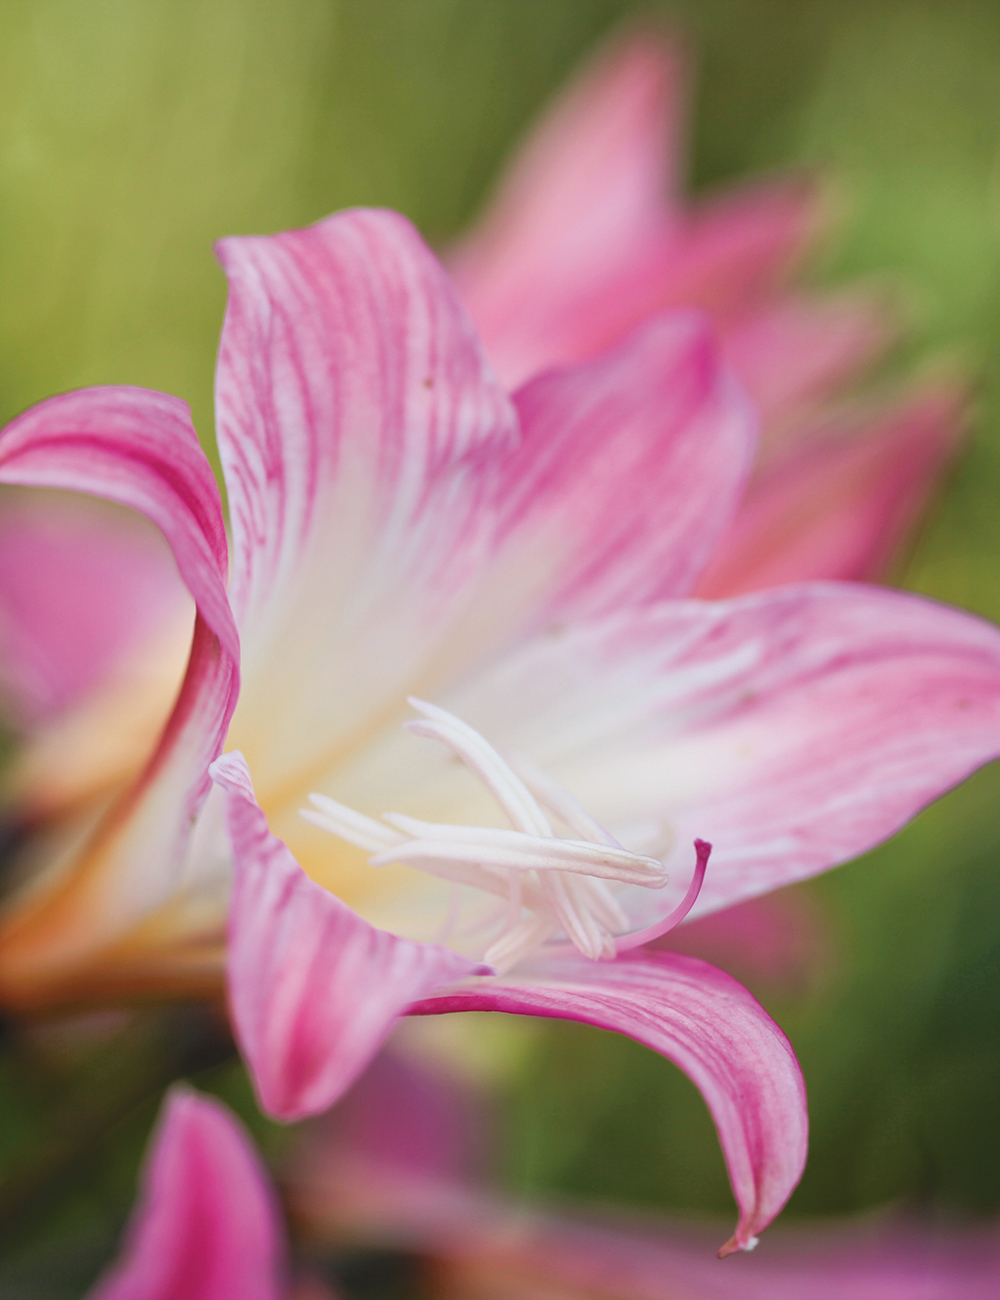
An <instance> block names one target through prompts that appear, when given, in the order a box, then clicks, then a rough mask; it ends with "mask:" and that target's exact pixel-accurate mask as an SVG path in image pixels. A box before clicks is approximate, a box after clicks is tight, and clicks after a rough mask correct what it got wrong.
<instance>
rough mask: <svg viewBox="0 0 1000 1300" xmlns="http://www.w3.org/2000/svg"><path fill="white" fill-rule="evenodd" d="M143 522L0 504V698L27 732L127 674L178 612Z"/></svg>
mask: <svg viewBox="0 0 1000 1300" xmlns="http://www.w3.org/2000/svg"><path fill="white" fill-rule="evenodd" d="M184 595H185V593H184V588H183V586H182V584H181V583H180V581H179V580H178V577H177V566H176V565H175V564H174V562H173V557H172V556H171V554H170V551H169V550H168V548H167V547H166V546H165V545H164V544H163V539H162V538H161V537H160V536H159V535H158V534H157V533H156V531H155V530H154V529H152V528H150V526H149V525H148V523H147V522H146V520H145V519H142V518H140V516H138V515H134V514H132V513H131V512H129V511H124V510H113V509H111V508H109V507H108V506H106V505H103V504H102V505H98V504H97V503H96V502H92V501H89V500H88V499H87V498H83V497H80V496H77V495H69V494H63V493H47V492H46V493H43V492H30V493H27V492H25V493H22V492H13V491H12V492H8V493H7V494H6V495H5V496H4V497H3V498H2V500H0V691H2V694H3V698H4V703H5V704H6V705H7V706H8V707H9V708H10V709H11V711H12V714H13V718H14V721H15V722H16V723H17V724H18V725H19V726H20V727H21V728H22V729H28V728H35V727H38V726H39V725H41V724H43V723H46V722H50V721H51V720H52V719H53V718H55V717H57V716H58V715H60V714H62V713H64V712H65V711H66V710H67V709H68V708H69V707H71V706H72V705H74V704H76V703H77V702H78V701H79V700H81V699H82V698H83V697H85V696H87V695H88V694H90V693H91V692H93V691H94V690H95V688H97V687H100V686H104V685H106V684H107V683H108V682H109V680H112V679H115V678H117V677H119V676H120V675H121V674H122V672H123V671H125V672H127V671H128V669H129V666H130V664H131V662H132V660H133V659H134V658H135V656H136V655H137V654H138V653H141V652H142V651H143V650H144V649H146V647H147V645H148V643H149V642H150V641H151V639H152V638H153V637H154V636H155V635H156V634H157V633H158V632H160V631H161V630H162V629H163V628H164V626H165V625H167V624H169V623H170V622H172V620H173V619H174V618H176V617H177V616H178V615H180V613H181V611H182V610H183V608H184V603H185V602H184Z"/></svg>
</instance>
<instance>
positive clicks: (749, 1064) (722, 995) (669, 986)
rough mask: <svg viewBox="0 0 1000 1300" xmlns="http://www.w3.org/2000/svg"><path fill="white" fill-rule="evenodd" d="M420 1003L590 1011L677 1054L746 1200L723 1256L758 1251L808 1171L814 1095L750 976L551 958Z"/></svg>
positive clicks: (424, 1006)
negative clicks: (747, 980) (747, 984)
mask: <svg viewBox="0 0 1000 1300" xmlns="http://www.w3.org/2000/svg"><path fill="white" fill-rule="evenodd" d="M411 1010H412V1012H413V1013H414V1014H424V1015H429V1014H436V1013H438V1012H444V1011H509V1012H513V1013H515V1014H518V1015H536V1016H556V1017H559V1018H561V1019H566V1020H582V1021H584V1022H585V1023H587V1024H592V1025H599V1026H600V1027H601V1028H603V1029H614V1030H616V1031H617V1032H618V1033H623V1034H628V1035H629V1037H631V1038H635V1039H637V1040H638V1041H639V1042H641V1043H645V1045H646V1046H647V1047H651V1048H653V1050H654V1051H657V1052H660V1053H661V1054H662V1055H664V1056H666V1057H668V1059H670V1060H671V1061H673V1062H674V1063H675V1064H676V1065H678V1066H679V1067H680V1068H681V1069H682V1070H683V1071H684V1072H685V1074H687V1075H688V1077H689V1078H690V1079H691V1080H692V1081H693V1082H694V1083H695V1084H696V1086H697V1087H698V1088H699V1090H700V1091H701V1094H702V1096H703V1097H704V1098H705V1102H706V1104H707V1105H708V1108H709V1110H710V1111H711V1112H712V1118H713V1119H714V1120H715V1124H716V1128H717V1129H718V1132H719V1140H720V1142H721V1143H722V1149H723V1153H724V1154H725V1157H726V1165H727V1167H728V1169H729V1177H730V1181H731V1183H732V1187H733V1193H734V1195H735V1197H736V1202H737V1205H738V1206H739V1211H740V1218H739V1224H738V1226H737V1229H736V1232H735V1233H734V1235H733V1237H732V1239H731V1240H730V1241H729V1242H727V1243H726V1245H725V1246H724V1247H723V1248H722V1250H721V1251H720V1254H729V1253H730V1252H731V1251H734V1250H745V1249H748V1248H750V1247H751V1246H752V1245H753V1244H754V1241H753V1239H754V1237H755V1236H756V1234H757V1233H759V1232H761V1231H763V1229H764V1228H766V1227H767V1225H768V1224H769V1223H770V1222H771V1220H772V1219H773V1218H774V1216H775V1215H776V1214H777V1213H778V1211H779V1210H780V1209H781V1208H782V1206H783V1205H784V1204H785V1202H786V1201H787V1199H788V1197H789V1196H790V1195H791V1192H792V1189H793V1188H794V1187H795V1185H796V1183H797V1182H798V1181H799V1178H800V1177H801V1176H802V1169H803V1167H804V1165H805V1159H806V1145H807V1131H808V1123H807V1116H806V1095H805V1084H804V1082H803V1079H802V1073H801V1071H800V1069H799V1066H798V1062H797V1061H796V1059H795V1054H794V1052H793V1051H792V1048H791V1045H790V1044H789V1042H788V1039H787V1038H786V1037H785V1035H784V1034H783V1033H782V1032H781V1030H780V1029H779V1028H778V1026H777V1025H776V1024H775V1023H774V1021H773V1020H772V1019H771V1018H770V1016H768V1014H767V1013H766V1012H765V1011H764V1009H763V1007H761V1006H760V1004H759V1003H758V1002H757V1001H755V999H754V998H753V997H751V995H750V994H749V993H748V992H747V990H746V989H745V988H743V986H742V985H740V984H737V982H736V981H735V980H734V979H732V978H731V976H729V975H726V974H725V973H724V972H723V971H720V970H716V968H715V967H714V966H709V965H707V964H706V963H705V962H701V961H698V960H697V959H696V958H694V957H682V956H681V955H679V954H677V953H668V952H658V953H647V954H641V955H632V956H628V957H619V958H618V959H617V960H616V961H613V962H588V961H585V960H575V959H572V958H568V959H559V960H556V959H552V960H550V961H547V962H545V963H541V962H539V963H537V964H536V968H535V970H534V971H533V972H532V973H531V974H526V975H524V976H522V977H520V978H513V979H512V978H510V977H506V976H505V977H498V978H496V979H487V980H479V981H476V982H475V983H473V984H470V985H468V986H466V987H463V988H461V989H456V990H454V991H452V992H449V993H443V994H440V995H438V996H437V997H430V998H427V999H426V1000H425V1001H423V1002H420V1003H418V1004H417V1005H416V1006H415V1007H413V1008H411Z"/></svg>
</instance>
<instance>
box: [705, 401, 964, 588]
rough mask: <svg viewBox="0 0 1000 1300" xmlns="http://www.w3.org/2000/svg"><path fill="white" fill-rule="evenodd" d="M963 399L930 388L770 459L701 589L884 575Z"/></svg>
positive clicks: (946, 453)
mask: <svg viewBox="0 0 1000 1300" xmlns="http://www.w3.org/2000/svg"><path fill="white" fill-rule="evenodd" d="M963 403H964V394H963V393H961V392H959V391H957V390H950V389H944V388H937V389H931V390H929V391H926V392H924V393H921V394H918V395H917V396H915V397H914V398H913V399H912V400H910V401H909V402H908V403H907V404H906V405H905V406H902V407H900V408H897V409H896V410H894V411H891V412H889V413H888V414H886V415H883V416H882V418H881V419H880V420H878V421H877V422H876V423H874V425H873V426H870V427H868V428H865V429H862V430H861V431H859V432H852V434H851V435H850V436H845V435H844V434H842V433H839V432H837V431H834V432H832V433H829V434H827V435H826V436H819V437H814V438H813V440H811V441H809V442H806V443H805V444H804V445H802V446H800V447H797V448H794V449H791V450H790V451H789V452H788V453H787V454H786V455H785V456H784V457H782V458H780V459H778V460H776V461H775V462H773V463H772V464H769V465H768V466H767V467H766V468H765V469H764V470H763V471H762V472H761V474H760V476H759V477H758V479H757V481H756V482H755V483H754V485H753V486H752V488H751V490H750V493H749V494H748V497H747V500H746V502H745V503H744V505H743V506H742V508H741V509H740V511H739V513H738V514H737V516H736V519H735V521H734V523H733V526H732V529H731V531H730V532H729V534H728V536H727V537H726V538H725V540H724V541H723V543H722V546H721V547H720V549H719V551H718V553H717V554H716V556H715V557H714V559H713V560H712V563H711V565H710V566H709V568H708V570H707V571H706V573H705V574H704V575H703V576H702V579H701V581H700V583H699V584H698V594H699V595H703V596H706V597H718V596H728V595H738V594H739V593H741V592H745V591H756V590H759V589H762V588H765V587H777V586H780V585H781V584H783V583H787V582H798V581H802V580H803V579H810V578H848V579H867V580H875V579H877V578H881V577H883V576H884V575H885V572H886V570H887V569H888V567H889V565H890V562H891V561H892V559H893V557H894V556H895V555H896V554H897V553H898V551H899V549H900V547H901V546H902V544H903V542H904V541H905V539H906V537H907V535H908V534H909V533H910V531H911V530H912V528H913V526H914V524H915V522H916V520H917V519H918V517H919V515H920V513H921V511H922V510H923V509H924V507H925V506H926V504H927V500H928V498H929V496H930V494H931V492H932V491H933V489H934V486H935V484H936V483H937V481H938V480H939V479H940V476H941V472H942V469H943V468H944V466H945V465H946V463H947V462H948V460H949V459H950V457H951V456H952V455H953V454H954V452H955V449H956V443H957V441H958V437H959V434H960V432H961V430H962V424H963V421H962V418H961V412H962V406H963Z"/></svg>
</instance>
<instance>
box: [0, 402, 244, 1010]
mask: <svg viewBox="0 0 1000 1300" xmlns="http://www.w3.org/2000/svg"><path fill="white" fill-rule="evenodd" d="M0 482H4V483H11V484H20V485H22V486H33V487H48V488H63V489H70V490H73V491H78V492H87V493H91V494H93V495H95V496H102V497H105V498H107V499H109V500H111V501H116V502H118V503H119V504H121V505H127V506H130V507H131V508H132V509H135V510H138V511H140V512H141V513H143V514H145V515H147V516H148V517H149V518H150V519H151V520H152V522H153V523H154V524H155V525H156V526H157V527H158V528H159V529H160V531H161V532H162V533H163V535H164V536H165V537H166V539H167V542H168V544H169V545H170V548H171V550H172V551H173V554H174V558H175V560H176V562H177V567H178V569H179V571H180V575H181V577H182V579H183V580H184V583H185V585H186V586H187V588H188V590H189V591H190V592H191V595H192V596H193V597H194V600H195V605H196V607H197V611H198V613H197V619H196V622H195V630H194V638H193V642H192V647H191V656H190V660H189V663H188V669H187V674H186V676H185V679H184V683H183V685H182V687H181V692H180V696H179V698H178V700H177V703H176V705H175V707H174V711H173V714H172V715H171V718H170V720H169V722H168V724H167V727H166V729H165V731H164V733H163V735H162V737H161V739H160V742H159V744H158V746H157V748H156V750H155V752H154V753H153V755H152V757H151V758H150V760H149V762H148V764H147V766H146V768H145V770H144V772H143V774H142V775H141V777H140V778H139V780H138V781H137V782H136V784H135V785H134V786H133V787H132V788H131V789H130V790H129V791H128V792H127V793H126V794H125V795H124V796H123V797H122V799H121V800H120V801H119V802H118V803H117V804H116V805H115V807H114V808H112V810H111V811H110V812H109V814H108V815H107V817H105V819H104V820H103V821H102V823H101V825H100V826H99V827H98V829H97V831H96V832H95V834H94V835H93V837H92V839H91V841H90V843H89V845H88V846H87V847H86V848H85V849H84V850H83V852H82V854H81V855H80V856H79V858H78V860H77V862H76V863H75V864H74V868H73V870H72V871H71V872H69V873H67V874H65V875H64V876H63V877H62V878H61V879H58V880H57V881H56V884H55V886H54V887H53V888H51V889H47V890H46V889H38V890H36V891H35V893H34V894H32V895H31V896H28V897H27V898H26V899H25V900H24V901H23V903H22V904H20V905H18V904H17V903H16V902H15V905H14V907H13V908H12V910H11V911H10V912H9V913H8V917H7V922H6V925H5V927H4V929H3V932H2V957H0V985H2V988H3V993H4V996H5V997H6V998H7V999H8V1000H12V1001H24V1000H28V1001H30V1000H31V998H32V997H33V996H34V989H35V985H36V982H41V983H46V984H48V985H49V986H50V991H51V988H52V987H55V986H58V983H59V980H60V978H61V977H62V971H61V969H60V968H61V966H62V965H63V963H64V962H68V963H71V964H72V963H79V962H81V961H83V960H84V959H85V958H86V957H87V955H88V954H91V953H96V952H99V951H100V950H101V949H102V948H104V947H106V946H107V945H108V943H109V942H110V941H111V940H112V938H113V937H114V936H115V935H117V934H120V933H121V932H122V931H123V930H124V929H126V928H127V927H128V926H129V925H130V924H131V923H133V922H134V921H135V920H136V919H137V918H138V917H140V916H142V915H143V914H144V913H146V912H148V911H150V910H151V909H153V908H155V907H156V906H157V905H158V904H160V903H162V902H163V901H164V900H165V899H167V898H168V897H169V896H170V894H171V893H172V892H173V890H174V889H175V888H176V874H177V871H178V868H179V865H180V860H181V857H182V855H183V851H184V847H185V844H186V840H187V835H188V830H189V826H190V821H191V818H192V817H193V816H194V814H195V813H196V812H197V810H198V808H199V807H200V805H201V803H202V801H203V799H204V797H205V795H206V793H207V791H208V788H209V786H210V782H209V780H208V776H207V771H206V769H207V765H208V763H209V762H210V761H211V760H212V759H213V758H214V757H215V755H216V754H217V753H218V752H219V749H220V748H221V745H222V741H223V738H224V737H225V734H226V728H227V725H228V722H229V718H230V716H231V714H232V710H233V706H234V703H235V698H236V692H237V689H238V662H239V642H238V638H237V634H236V628H235V625H234V623H233V618H232V614H231V612H230V608H229V603H228V600H227V598H226V589H225V578H226V569H227V546H226V535H225V530H224V527H223V522H222V506H221V502H220V499H219V494H218V489H217V488H216V485H215V480H214V478H213V476H212V471H211V467H210V466H209V464H208V461H207V460H206V458H205V455H204V453H203V452H202V450H201V448H200V447H199V445H198V439H197V436H196V434H195V432H194V429H193V428H192V427H191V422H190V417H189V415H188V410H187V406H186V405H185V404H184V403H183V402H181V401H178V400H177V399H176V398H173V397H167V396H164V395H163V394H161V393H153V392H149V391H148V390H145V389H139V388H94V389H84V390H81V391H79V392H75V393H68V394H66V395H64V396H61V397H54V398H51V399H50V400H49V401H46V402H43V403H41V404H40V405H39V406H36V407H33V408H32V409H31V410H29V411H27V412H25V414H24V415H22V416H20V417H18V419H16V420H14V421H13V423H11V424H9V425H8V426H7V428H6V429H5V430H3V432H2V433H0Z"/></svg>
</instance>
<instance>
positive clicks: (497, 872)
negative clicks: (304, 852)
mask: <svg viewBox="0 0 1000 1300" xmlns="http://www.w3.org/2000/svg"><path fill="white" fill-rule="evenodd" d="M410 703H411V704H412V705H413V707H414V708H415V709H416V710H417V712H418V713H420V714H422V715H423V716H422V717H421V718H420V719H419V720H417V721H414V722H408V723H407V724H406V726H407V727H408V729H409V730H410V731H413V732H415V733H416V734H417V735H419V736H426V737H427V738H429V739H432V740H437V741H440V742H441V743H442V744H444V745H447V747H448V748H449V749H450V750H451V751H452V752H453V753H454V754H456V755H457V756H458V757H459V758H460V759H461V760H462V761H463V762H464V763H465V765H466V766H467V767H468V768H469V769H470V770H471V771H472V772H473V773H474V774H475V775H476V776H477V777H479V779H480V780H481V781H482V782H483V784H484V785H485V786H486V787H487V788H488V789H489V791H490V792H491V794H492V795H493V797H494V798H495V799H496V801H497V803H498V804H499V805H500V807H501V809H502V810H503V812H504V814H505V815H506V817H507V819H508V821H509V822H510V823H511V826H512V828H513V829H511V830H498V829H496V828H495V827H489V826H455V825H452V824H442V823H435V822H424V821H419V820H418V819H417V818H415V817H408V816H406V815H404V814H403V813H385V814H384V815H383V818H382V820H381V821H376V820H375V819H374V818H371V817H366V816H364V815H363V814H362V813H358V812H355V811H354V810H353V809H352V808H347V807H345V806H344V805H343V804H340V803H337V802H336V800H334V799H330V798H328V797H327V796H326V795H322V794H313V795H310V796H309V798H310V800H311V802H312V804H313V808H311V809H303V810H302V816H303V817H305V818H306V819H307V820H308V821H311V822H313V823H314V824H315V825H317V826H320V827H322V828H323V829H324V830H328V831H331V832H332V833H333V834H334V835H338V836H339V837H340V838H341V839H344V840H347V841H348V843H350V844H354V845H356V846H357V847H358V848H360V849H363V850H364V851H365V852H366V853H368V854H370V855H371V857H370V861H371V864H372V866H374V867H379V866H388V865H389V864H390V863H406V864H409V865H411V866H415V867H419V868H420V869H421V870H422V871H426V872H428V873H429V874H430V875H434V876H439V877H441V878H442V879H444V880H448V881H450V882H451V884H452V885H453V887H454V886H458V885H471V886H475V887H476V888H478V889H482V890H485V891H486V892H487V893H490V894H494V895H496V896H498V897H500V898H502V899H504V900H505V901H506V904H507V906H506V907H505V908H504V910H503V914H502V915H501V916H500V917H499V918H498V919H499V921H500V924H501V925H502V929H501V932H500V934H499V936H498V937H497V938H496V939H494V941H493V942H492V943H491V944H490V945H489V947H488V948H487V949H486V951H485V953H484V954H483V960H484V961H487V962H489V963H490V964H491V965H493V966H495V967H496V969H497V970H499V971H504V970H509V969H510V967H511V966H513V965H515V964H516V963H517V962H519V961H521V960H522V959H523V958H525V957H527V956H529V955H530V954H531V953H532V952H533V951H534V950H535V949H537V948H539V947H541V946H542V945H543V944H544V943H546V942H547V941H548V940H550V939H552V938H554V937H556V936H558V935H560V934H563V935H565V936H566V938H567V939H569V941H570V942H571V943H572V944H573V945H574V946H575V947H576V948H577V949H578V950H579V951H580V952H581V953H583V954H584V956H586V957H591V958H594V959H598V958H610V957H613V956H614V955H615V951H616V948H615V934H616V933H619V934H620V933H621V932H622V931H623V930H625V929H626V928H627V924H628V923H627V919H626V917H625V914H624V913H623V911H622V909H621V907H620V906H619V904H618V901H617V900H616V898H615V897H614V894H613V893H612V891H611V888H610V887H609V886H610V885H612V884H615V883H619V884H631V885H644V886H646V887H647V888H652V889H657V888H660V887H661V886H663V885H665V884H666V883H667V876H666V872H665V870H664V867H663V864H662V862H660V861H659V859H657V858H652V857H645V856H643V855H641V854H637V853H630V852H629V851H628V850H627V849H624V848H623V847H622V846H621V845H620V844H619V843H618V841H617V840H616V839H615V838H614V836H612V835H610V834H609V833H608V832H607V831H606V830H605V829H604V828H603V827H602V826H601V825H599V823H598V822H596V821H595V820H594V819H593V818H592V817H591V816H590V814H589V813H587V812H586V810H585V809H584V808H583V807H582V806H581V805H580V804H579V803H578V802H577V800H576V799H575V798H574V797H573V796H572V795H571V794H570V793H569V791H567V790H564V789H563V788H562V786H560V785H559V784H558V783H557V782H556V781H554V780H553V779H552V777H551V776H549V775H548V774H547V773H545V772H543V771H542V770H541V769H540V768H538V767H536V766H535V764H534V763H532V762H531V760H529V759H527V758H526V757H524V756H522V755H516V756H513V757H512V759H511V761H510V762H507V761H505V760H504V759H503V758H501V756H500V755H499V754H498V753H497V751H496V750H495V749H494V748H493V746H492V745H490V744H489V742H488V741H486V740H485V739H484V738H483V737H482V736H481V735H480V734H479V733H478V732H477V731H474V730H473V728H472V727H470V726H469V725H468V724H467V723H465V722H462V721H461V719H459V718H456V717H455V716H454V715H453V714H451V713H448V712H447V711H446V710H445V709H442V708H439V707H438V706H437V705H434V704H427V703H425V702H424V701H423V700H416V699H411V700H410ZM543 805H544V807H545V808H548V810H549V811H550V812H551V813H553V814H554V815H555V816H556V817H558V818H559V819H560V820H561V821H562V822H564V823H565V824H566V826H568V827H569V828H570V830H571V831H573V832H574V834H575V835H576V836H578V837H579V838H574V839H566V838H562V837H559V836H557V835H556V834H555V833H554V831H553V830H552V826H551V823H550V822H549V819H548V817H547V816H546V814H545V812H544V811H543ZM452 896H453V899H454V896H455V889H454V888H453V890H452ZM454 911H455V905H454V902H453V903H452V906H451V907H450V908H449V918H448V921H447V922H446V925H445V931H444V932H443V933H447V934H449V935H450V933H451V931H452V930H453V928H454V921H455V917H454Z"/></svg>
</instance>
